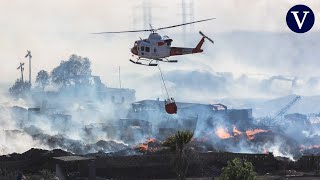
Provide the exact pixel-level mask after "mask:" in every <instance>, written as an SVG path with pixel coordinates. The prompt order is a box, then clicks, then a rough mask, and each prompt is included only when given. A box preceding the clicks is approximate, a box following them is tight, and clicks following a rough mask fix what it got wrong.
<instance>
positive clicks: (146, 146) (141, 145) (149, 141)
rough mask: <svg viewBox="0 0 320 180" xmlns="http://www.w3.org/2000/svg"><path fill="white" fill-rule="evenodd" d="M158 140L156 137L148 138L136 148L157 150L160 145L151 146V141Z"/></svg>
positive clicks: (142, 150)
mask: <svg viewBox="0 0 320 180" xmlns="http://www.w3.org/2000/svg"><path fill="white" fill-rule="evenodd" d="M156 141H157V140H156V139H155V138H148V139H147V140H146V141H145V142H144V143H141V144H139V145H138V146H136V149H138V150H139V151H140V152H144V153H145V152H147V151H150V152H155V151H157V150H158V149H159V148H158V147H152V146H151V147H149V144H150V143H154V142H156Z"/></svg>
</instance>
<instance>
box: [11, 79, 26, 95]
mask: <svg viewBox="0 0 320 180" xmlns="http://www.w3.org/2000/svg"><path fill="white" fill-rule="evenodd" d="M30 88H31V84H30V83H29V82H27V81H22V80H21V79H17V80H16V82H15V83H14V84H13V86H12V87H11V88H10V89H9V93H10V94H11V95H12V96H13V97H23V96H25V95H26V94H27V93H28V92H29V91H30Z"/></svg>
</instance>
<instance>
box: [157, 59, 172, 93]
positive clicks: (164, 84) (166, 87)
mask: <svg viewBox="0 0 320 180" xmlns="http://www.w3.org/2000/svg"><path fill="white" fill-rule="evenodd" d="M158 68H159V71H160V75H161V78H162V82H163V85H164V88H165V90H166V93H167V96H168V99H170V96H169V93H168V89H167V86H166V83H165V82H164V78H163V75H162V71H161V69H160V64H158Z"/></svg>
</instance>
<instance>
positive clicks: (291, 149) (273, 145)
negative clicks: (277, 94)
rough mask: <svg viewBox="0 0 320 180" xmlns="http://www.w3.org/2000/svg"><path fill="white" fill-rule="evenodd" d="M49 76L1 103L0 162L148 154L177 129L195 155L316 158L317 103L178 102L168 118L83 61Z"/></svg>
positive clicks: (73, 60)
mask: <svg viewBox="0 0 320 180" xmlns="http://www.w3.org/2000/svg"><path fill="white" fill-rule="evenodd" d="M76 66H77V67H76ZM70 67H71V69H72V68H73V69H76V70H73V71H71V70H70ZM79 67H80V68H79ZM50 76H51V77H50V79H48V83H41V82H42V81H40V80H38V83H37V85H35V86H34V87H32V88H31V89H30V90H29V91H28V92H26V93H24V94H13V93H12V91H11V96H3V97H2V99H1V101H2V103H1V107H0V116H1V117H0V122H1V130H0V154H2V155H4V154H10V153H22V152H25V151H27V150H29V149H30V148H41V149H48V150H52V149H62V150H64V151H68V152H71V153H74V154H80V155H86V154H100V155H123V156H127V155H135V154H144V153H155V152H158V151H161V150H162V147H161V142H162V141H163V140H164V139H165V138H166V137H168V136H170V135H172V134H174V133H175V132H176V131H178V130H181V129H189V130H191V131H193V132H194V134H195V136H194V139H193V141H192V143H191V144H192V146H193V147H194V149H196V150H197V151H199V152H208V151H219V152H224V151H225V152H235V153H260V154H261V153H262V154H263V153H269V152H272V153H273V154H274V155H275V156H281V157H287V158H289V159H291V160H296V159H298V158H300V157H301V156H302V155H310V154H314V155H319V154H320V145H319V140H320V115H319V114H318V113H319V111H318V110H317V109H315V108H313V110H312V108H310V106H311V105H312V104H316V103H318V101H319V100H318V99H319V98H318V97H317V96H314V97H303V96H302V97H300V96H297V95H290V96H285V97H281V98H276V99H272V100H266V99H263V100H261V99H257V100H253V99H250V100H246V99H241V100H239V99H234V100H232V99H221V100H217V101H219V102H221V103H223V104H225V105H226V106H229V105H230V106H232V107H235V108H227V107H225V106H223V105H221V104H211V103H190V102H178V103H177V106H178V113H177V114H175V115H168V114H166V113H165V111H164V102H163V101H161V100H159V99H155V100H142V101H137V100H136V98H135V93H136V92H135V90H133V89H124V88H122V89H120V88H109V87H107V86H106V85H105V84H103V83H102V82H101V80H100V77H99V76H93V75H92V74H91V69H90V61H89V60H88V59H87V58H82V57H80V56H76V55H73V56H71V57H70V59H69V60H67V61H62V62H61V64H60V65H59V66H57V67H56V68H55V69H53V70H52V72H51V73H50ZM44 85H45V87H44ZM295 99H297V100H296V102H293V100H295ZM311 102H312V103H311ZM235 104H238V106H235ZM310 104H311V105H310ZM279 113H280V114H281V115H279Z"/></svg>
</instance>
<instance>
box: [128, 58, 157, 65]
mask: <svg viewBox="0 0 320 180" xmlns="http://www.w3.org/2000/svg"><path fill="white" fill-rule="evenodd" d="M129 60H130V62H132V63H134V64H138V65H143V66H158V61H156V63H152V61H154V60H153V59H142V58H139V59H137V60H136V61H134V60H132V59H129ZM139 60H144V61H150V62H149V63H141V62H139Z"/></svg>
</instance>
